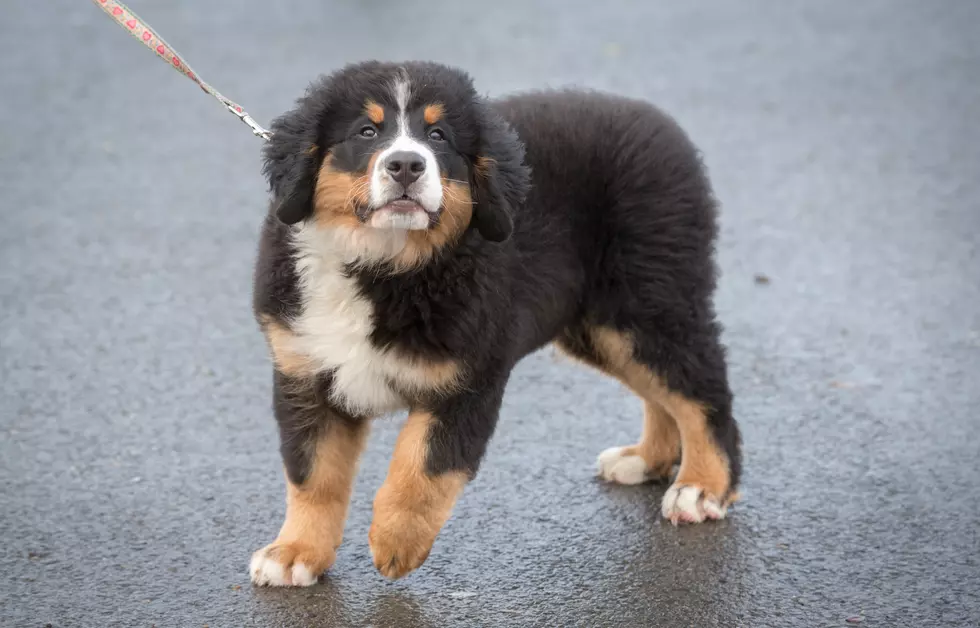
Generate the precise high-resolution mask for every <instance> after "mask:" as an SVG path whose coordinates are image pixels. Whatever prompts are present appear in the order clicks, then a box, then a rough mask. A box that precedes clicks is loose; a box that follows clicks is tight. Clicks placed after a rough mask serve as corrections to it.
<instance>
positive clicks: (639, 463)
mask: <svg viewBox="0 0 980 628" xmlns="http://www.w3.org/2000/svg"><path fill="white" fill-rule="evenodd" d="M634 452H635V449H634V448H633V447H610V448H609V449H607V450H605V451H603V452H602V453H601V454H599V459H598V460H597V461H596V472H597V473H598V475H599V477H601V478H602V479H604V480H606V481H607V482H615V483H617V484H641V483H643V482H646V481H647V480H649V479H650V476H649V475H648V473H647V463H646V461H645V460H644V459H643V457H642V456H640V455H639V454H637V453H634Z"/></svg>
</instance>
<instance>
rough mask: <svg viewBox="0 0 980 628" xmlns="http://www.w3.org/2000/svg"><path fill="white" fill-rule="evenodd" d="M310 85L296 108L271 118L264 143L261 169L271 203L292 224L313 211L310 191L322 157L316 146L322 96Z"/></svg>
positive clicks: (284, 220) (277, 214)
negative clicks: (267, 181)
mask: <svg viewBox="0 0 980 628" xmlns="http://www.w3.org/2000/svg"><path fill="white" fill-rule="evenodd" d="M317 96H318V94H316V93H315V92H314V91H313V90H312V89H311V91H310V92H308V93H307V94H306V95H305V96H304V97H303V98H300V99H299V100H298V101H297V103H296V108H295V109H293V110H291V111H288V112H286V113H284V114H283V115H281V116H279V117H278V118H276V119H275V120H273V121H272V125H271V127H270V129H269V130H270V131H272V139H271V140H269V143H268V144H266V146H265V154H264V157H265V164H264V166H263V168H262V171H263V173H264V174H265V176H266V177H267V178H268V180H269V189H270V190H271V192H272V206H273V211H274V212H275V215H276V217H277V218H279V220H281V221H282V222H284V223H286V224H287V225H291V224H294V223H297V222H299V221H301V220H304V219H306V218H308V217H309V216H310V215H311V214H312V213H313V192H314V189H315V187H316V178H317V169H318V165H319V162H320V160H321V158H322V157H321V155H320V154H319V153H320V148H319V147H318V146H317V136H318V134H319V130H318V129H319V127H318V125H319V122H320V118H321V113H322V111H323V109H324V107H323V99H322V97H321V98H318V97H317Z"/></svg>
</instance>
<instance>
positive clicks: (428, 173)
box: [250, 62, 740, 586]
mask: <svg viewBox="0 0 980 628" xmlns="http://www.w3.org/2000/svg"><path fill="white" fill-rule="evenodd" d="M272 131H273V133H274V135H273V137H272V140H271V141H270V142H269V144H268V145H267V147H266V151H265V167H264V170H265V174H266V175H267V177H268V180H269V185H270V188H271V193H272V202H271V208H270V210H269V214H268V216H267V217H266V219H265V222H264V225H263V228H262V232H261V236H260V244H259V251H258V259H257V263H256V268H255V277H254V278H255V283H254V310H255V315H256V318H257V320H258V322H259V324H260V326H261V328H262V331H263V333H264V335H265V338H266V340H267V341H268V345H269V348H270V352H271V356H272V361H273V362H274V372H273V392H272V398H273V404H272V405H273V408H274V413H275V418H276V420H277V422H278V426H279V435H280V453H281V455H282V460H283V463H284V467H285V475H286V499H287V505H286V520H285V523H283V525H282V528H281V530H280V531H279V535H278V537H277V538H276V540H275V541H274V542H273V543H272V544H270V545H268V546H267V547H265V548H263V549H260V550H259V551H257V552H255V554H254V555H253V557H252V561H251V565H250V572H251V577H252V580H253V582H255V583H256V584H260V585H265V584H268V585H280V586H283V585H294V586H304V585H309V584H312V583H314V582H315V581H316V580H317V578H318V577H319V576H320V574H321V573H322V572H323V571H324V570H326V569H328V568H329V567H330V566H331V565H332V564H333V562H334V559H335V557H336V550H337V547H338V546H339V545H340V542H341V537H342V535H343V530H344V520H345V518H346V515H347V508H348V502H349V500H350V496H351V487H352V484H353V482H354V475H355V472H356V467H357V461H358V456H359V455H360V453H361V451H362V450H363V448H364V444H365V440H366V438H367V435H368V429H369V426H370V424H371V420H372V419H373V418H375V417H379V416H381V415H386V414H389V413H392V412H395V411H398V410H407V411H408V419H407V421H406V423H405V425H404V427H403V428H402V430H401V432H400V434H399V436H398V439H397V443H396V445H395V450H394V453H393V455H392V457H391V462H390V467H389V469H388V475H387V478H386V480H385V482H384V484H383V485H382V486H381V488H380V489H379V490H378V492H377V495H376V496H375V499H374V520H373V523H372V525H371V529H370V533H369V535H368V542H369V545H370V549H371V554H372V556H373V560H374V564H375V566H376V567H377V569H378V570H379V571H380V572H381V573H382V574H383V575H384V576H386V577H388V578H399V577H401V576H404V575H405V574H407V573H409V572H411V571H412V570H414V569H417V568H418V567H419V566H420V565H422V563H423V562H424V561H425V559H426V557H427V556H428V554H429V551H430V549H431V548H432V544H433V542H434V541H435V539H436V535H437V534H438V533H439V530H440V528H442V526H443V524H444V523H445V522H446V520H447V519H448V517H449V516H450V512H451V511H452V508H453V504H454V502H455V501H456V499H457V498H458V497H459V495H460V493H461V491H462V490H463V487H464V486H465V485H466V483H467V482H468V481H469V480H470V479H472V478H473V476H474V474H475V473H476V471H477V468H478V467H479V465H480V459H481V458H482V457H483V454H484V452H485V451H486V448H487V442H488V440H489V439H490V437H491V435H492V434H493V431H494V427H495V425H496V423H497V417H498V414H499V411H500V405H501V399H502V397H503V395H504V389H505V388H506V385H507V380H508V378H509V377H510V374H511V371H512V369H513V368H514V365H515V364H516V363H517V362H518V361H519V360H520V359H521V358H522V357H524V356H526V355H527V354H528V353H531V352H533V351H535V350H537V349H540V348H542V347H544V346H545V345H547V344H548V343H554V344H555V345H556V346H557V347H558V348H560V349H561V350H562V351H564V352H565V353H567V354H569V355H570V356H572V357H574V358H576V359H578V360H580V361H582V362H584V363H585V364H588V365H590V366H592V367H595V368H596V369H599V370H600V371H602V372H605V373H607V374H609V375H611V376H613V377H615V378H617V379H618V380H619V381H621V382H622V383H623V384H624V385H625V386H626V387H627V388H629V389H630V390H632V391H633V392H635V393H636V394H637V395H638V396H639V397H640V398H641V399H642V400H643V403H644V407H645V412H644V417H643V429H642V431H641V436H640V439H639V442H637V443H636V444H635V445H629V446H626V447H613V448H610V449H606V450H605V451H603V452H602V453H601V454H600V455H599V459H598V474H599V475H600V476H601V477H602V478H604V479H605V480H607V481H610V482H618V483H620V484H636V483H639V482H644V481H646V480H649V479H655V478H667V477H669V476H670V474H671V473H672V471H673V467H674V465H675V464H679V468H678V470H677V473H676V476H675V477H674V478H673V483H672V485H671V486H670V487H669V488H668V490H667V492H666V494H665V496H664V498H663V505H662V512H663V516H664V517H665V518H666V519H668V520H669V521H671V522H673V523H675V524H676V523H678V522H684V523H697V522H701V521H704V520H706V519H720V518H722V517H724V516H725V513H726V509H727V508H728V506H729V504H730V503H731V502H732V501H734V500H735V499H736V495H737V493H736V488H737V486H738V481H739V471H740V453H739V448H740V437H739V432H738V428H737V426H736V423H735V421H734V419H733V418H732V394H731V392H730V389H729V385H728V381H727V372H726V365H725V358H724V349H723V347H722V345H721V344H720V342H719V333H720V327H719V324H718V322H717V321H716V315H715V310H714V306H713V303H712V298H713V292H714V289H715V282H716V269H715V262H714V243H715V239H716V236H717V226H716V201H715V199H714V195H713V192H712V190H711V187H710V185H709V181H708V179H707V177H706V174H705V171H704V168H703V166H702V163H701V160H700V157H699V154H698V151H697V149H696V148H695V147H694V146H693V145H692V143H691V142H690V141H689V139H688V138H687V136H686V135H685V133H684V132H683V131H682V130H681V129H680V128H679V127H678V126H677V125H676V124H675V123H674V122H673V121H672V120H671V119H670V118H669V117H667V116H666V115H665V114H663V113H661V112H660V111H659V110H657V109H656V108H654V107H653V106H651V105H649V104H647V103H644V102H640V101H636V100H630V99H626V98H620V97H615V96H611V95H604V94H600V93H594V92H588V91H573V90H567V91H544V92H533V93H527V94H523V95H517V96H513V97H509V98H504V99H501V100H488V99H485V98H483V97H481V96H480V95H478V94H477V92H476V91H475V90H474V87H473V84H472V81H471V79H470V78H469V77H468V76H467V75H466V74H465V73H464V72H462V71H459V70H457V69H454V68H450V67H446V66H443V65H439V64H434V63H423V62H411V63H402V64H388V63H380V62H367V63H360V64H354V65H350V66H347V67H345V68H343V69H341V70H339V71H337V72H336V73H334V74H332V75H330V76H327V77H325V78H322V79H320V80H319V81H318V82H315V83H314V84H313V85H311V87H310V88H309V90H308V91H307V93H306V94H305V96H303V97H302V98H300V99H299V100H298V101H297V104H296V107H295V108H294V109H293V110H292V111H289V112H288V113H286V114H284V115H282V116H281V117H279V118H278V119H277V120H275V122H274V123H273V125H272Z"/></svg>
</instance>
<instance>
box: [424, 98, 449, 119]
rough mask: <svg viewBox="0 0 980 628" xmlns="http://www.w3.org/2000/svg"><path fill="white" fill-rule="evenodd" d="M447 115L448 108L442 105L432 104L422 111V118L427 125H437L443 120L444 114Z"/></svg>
mask: <svg viewBox="0 0 980 628" xmlns="http://www.w3.org/2000/svg"><path fill="white" fill-rule="evenodd" d="M444 113H446V108H445V107H444V106H443V105H442V103H437V102H436V103H432V104H431V105H428V106H426V108H425V109H423V110H422V118H423V119H424V120H425V123H426V124H435V123H436V122H438V121H439V120H441V119H442V114H444Z"/></svg>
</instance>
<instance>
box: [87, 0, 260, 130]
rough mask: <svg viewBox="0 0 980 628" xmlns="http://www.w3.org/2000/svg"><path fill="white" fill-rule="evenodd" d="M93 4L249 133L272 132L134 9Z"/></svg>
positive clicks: (107, 0)
mask: <svg viewBox="0 0 980 628" xmlns="http://www.w3.org/2000/svg"><path fill="white" fill-rule="evenodd" d="M92 2H94V3H95V4H97V5H98V6H100V7H102V10H103V11H105V12H106V14H108V15H109V17H111V18H112V19H114V20H115V21H116V22H117V23H118V24H119V25H120V26H122V27H123V28H125V29H126V30H128V31H129V33H130V34H131V35H132V36H133V37H135V38H136V39H137V40H139V41H142V42H143V44H145V45H146V47H147V48H149V49H151V50H153V51H154V52H156V53H157V56H158V57H160V58H161V59H163V60H164V61H166V62H167V63H168V64H170V65H171V66H172V67H173V68H174V69H175V70H177V71H178V72H180V73H181V74H183V75H184V76H186V77H187V78H189V79H190V80H192V81H194V82H195V83H197V85H198V87H200V88H201V89H203V90H204V91H205V92H206V93H208V94H210V95H211V96H213V97H214V98H216V99H217V100H218V102H220V103H221V104H222V105H224V106H225V107H226V108H227V109H228V111H230V112H232V113H233V114H235V115H236V116H238V118H239V119H240V120H241V121H242V122H244V123H245V124H247V125H248V126H249V128H250V129H252V133H254V134H255V135H258V136H259V137H261V138H262V139H264V140H266V141H268V140H270V139H272V133H271V132H270V131H267V130H266V129H263V128H262V127H261V126H260V125H259V123H258V122H256V121H255V120H253V119H252V116H250V115H248V113H247V112H246V111H245V110H244V109H242V106H241V105H239V104H237V103H234V102H232V101H230V100H228V99H227V98H225V97H224V96H222V95H221V94H220V93H218V90H216V89H215V88H213V87H211V86H210V85H208V84H207V83H205V82H204V81H202V80H201V79H200V77H198V75H197V74H195V73H194V70H192V69H191V66H189V65H187V62H186V61H183V60H181V58H180V57H179V56H178V55H177V51H176V50H174V49H173V47H172V46H171V45H170V44H168V43H167V42H165V41H164V40H163V37H160V36H159V35H157V34H156V32H154V31H152V30H150V27H149V26H148V25H147V24H146V22H144V21H143V20H141V19H140V18H139V16H137V15H136V14H135V13H133V12H132V11H131V10H130V9H129V7H127V6H126V5H125V4H123V3H122V2H116V1H115V0H92Z"/></svg>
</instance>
